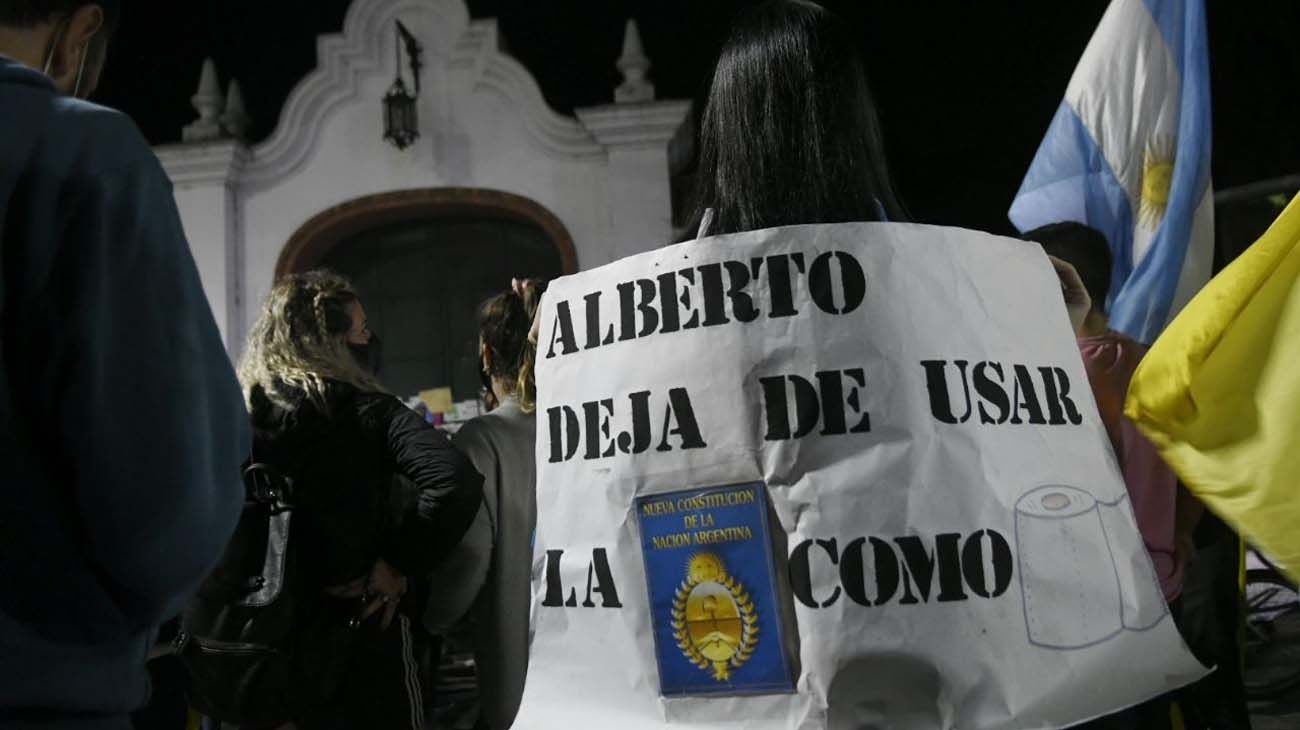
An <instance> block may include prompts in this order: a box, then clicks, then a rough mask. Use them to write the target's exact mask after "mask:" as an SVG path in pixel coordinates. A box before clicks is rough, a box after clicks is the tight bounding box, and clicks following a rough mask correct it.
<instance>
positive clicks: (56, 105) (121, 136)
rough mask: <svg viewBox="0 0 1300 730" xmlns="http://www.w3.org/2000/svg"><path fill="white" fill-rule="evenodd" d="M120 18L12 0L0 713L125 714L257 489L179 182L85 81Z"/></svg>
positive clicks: (73, 721)
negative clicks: (176, 193)
mask: <svg viewBox="0 0 1300 730" xmlns="http://www.w3.org/2000/svg"><path fill="white" fill-rule="evenodd" d="M117 16H118V7H117V2H116V1H115V0H5V1H4V2H0V128H3V130H4V133H3V134H0V240H2V241H3V247H4V251H3V257H0V453H2V454H3V458H0V728H10V727H21V728H53V727H60V728H62V727H76V728H129V727H130V720H129V718H128V713H130V712H131V711H132V710H134V709H136V708H137V707H140V706H141V705H143V704H144V703H145V702H146V700H147V698H148V695H149V679H148V676H147V674H146V672H145V657H146V655H147V654H148V652H149V649H150V646H151V644H152V643H153V640H154V637H155V635H156V634H157V627H158V625H159V624H160V623H162V622H164V621H166V620H167V619H169V618H171V617H173V616H175V615H177V614H178V613H180V611H181V608H182V607H183V606H184V604H185V602H186V600H187V599H188V598H189V596H190V595H191V594H192V593H193V592H194V590H195V589H196V588H197V587H198V585H199V582H200V581H201V580H202V579H203V578H204V576H205V575H207V573H208V572H209V571H210V570H211V568H212V566H213V565H214V564H215V563H216V561H217V559H218V558H219V557H220V555H221V551H222V549H223V548H224V547H225V544H226V541H227V540H228V539H229V537H230V535H231V533H232V531H233V530H234V527H235V522H236V520H237V519H238V516H239V511H240V508H241V505H242V503H243V495H244V490H243V486H242V484H241V482H240V477H239V469H240V463H241V462H242V461H243V460H244V459H245V457H246V456H247V454H248V443H249V432H248V415H247V413H246V412H245V409H244V403H243V398H242V397H241V395H240V390H239V384H238V382H237V381H236V379H235V373H234V369H233V367H232V366H231V362H230V360H229V358H228V357H227V354H226V351H225V347H224V346H223V344H222V340H221V335H220V333H219V332H218V330H217V326H216V322H215V321H214V320H213V317H212V311H211V309H210V307H209V305H208V301H207V299H206V297H205V296H204V293H203V288H202V285H201V284H200V282H199V274H198V271H197V269H196V267H195V265H194V260H193V258H192V256H191V254H190V249H189V245H188V243H187V242H186V240H185V234H184V231H183V230H182V228H181V221H180V217H179V215H178V214H177V212H176V204H175V201H174V199H173V197H172V187H171V182H170V181H169V180H168V178H167V175H166V173H165V172H164V171H163V169H162V166H161V165H160V164H159V163H158V159H157V158H156V157H155V156H154V154H153V152H152V150H150V148H149V145H148V144H147V143H146V142H145V140H144V138H143V137H142V136H141V134H140V132H139V130H137V129H136V127H135V125H134V124H133V123H132V122H131V120H130V119H128V118H127V117H125V116H124V115H122V114H120V113H118V112H116V111H113V110H111V109H106V108H104V107H100V106H96V105H94V104H91V103H88V102H86V101H84V100H83V99H84V98H85V97H86V96H89V95H90V93H91V92H92V91H93V90H94V88H95V85H96V82H97V81H98V78H99V73H100V69H101V68H102V66H103V62H104V58H105V54H106V53H107V47H108V39H109V36H110V35H111V32H112V30H113V27H114V24H115V23H116V20H117Z"/></svg>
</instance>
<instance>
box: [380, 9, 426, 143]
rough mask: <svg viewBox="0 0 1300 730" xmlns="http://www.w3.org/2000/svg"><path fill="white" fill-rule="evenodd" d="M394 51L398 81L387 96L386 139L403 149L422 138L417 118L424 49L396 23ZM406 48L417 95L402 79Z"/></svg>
mask: <svg viewBox="0 0 1300 730" xmlns="http://www.w3.org/2000/svg"><path fill="white" fill-rule="evenodd" d="M394 48H395V50H396V55H397V80H395V81H393V85H392V86H391V87H389V89H388V93H387V94H384V139H386V140H388V141H389V142H392V143H393V145H394V146H395V147H397V149H399V150H404V149H406V148H407V147H410V146H411V143H413V142H415V140H417V139H419V138H420V121H419V118H418V117H417V116H416V108H415V104H416V99H417V98H419V96H420V67H421V66H423V65H424V64H423V61H422V56H423V54H424V48H422V47H421V46H420V42H419V41H418V40H416V39H415V36H414V35H412V34H411V31H409V30H407V28H406V26H405V25H402V21H400V20H399V21H397V43H396V45H395V47H394ZM403 48H405V49H406V57H407V60H408V62H409V63H410V66H411V76H412V77H413V78H414V80H415V92H414V93H412V92H411V91H409V90H408V89H407V86H406V81H404V80H403V79H402V49H403Z"/></svg>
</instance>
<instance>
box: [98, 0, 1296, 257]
mask: <svg viewBox="0 0 1300 730" xmlns="http://www.w3.org/2000/svg"><path fill="white" fill-rule="evenodd" d="M1206 1H1207V6H1208V7H1207V9H1208V13H1209V29H1210V54H1211V55H1210V66H1211V74H1212V77H1213V88H1212V94H1213V97H1214V126H1215V129H1214V184H1215V188H1216V189H1218V190H1223V189H1225V188H1229V187H1232V186H1235V185H1241V184H1245V183H1249V182H1253V181H1256V180H1261V179H1267V178H1271V177H1276V176H1280V175H1285V174H1294V173H1300V1H1297V0H1206ZM468 4H469V8H470V13H471V14H472V15H473V16H474V17H475V18H483V17H495V18H497V19H498V22H499V27H500V29H501V32H502V36H503V41H504V45H505V47H506V49H507V51H508V52H509V53H510V54H511V55H513V56H514V57H516V58H517V59H519V60H520V61H521V62H522V63H523V65H524V66H525V67H527V68H528V69H529V70H530V71H531V72H532V73H533V75H534V76H535V77H536V78H537V80H538V83H539V84H540V85H541V88H542V93H543V94H544V95H545V97H546V99H547V101H548V102H549V103H550V104H551V106H552V107H553V108H554V109H555V110H556V111H559V112H562V113H571V112H572V110H573V109H574V108H575V107H581V106H588V105H593V104H603V103H608V102H610V101H611V100H612V95H613V88H614V86H615V85H616V84H617V82H618V79H619V76H618V73H617V71H616V70H615V69H614V62H615V59H616V58H617V56H618V53H619V49H620V45H621V42H622V27H623V23H624V22H625V20H626V19H627V18H628V17H634V18H636V20H637V22H638V24H639V25H640V27H641V33H642V38H643V40H644V42H645V47H646V53H647V55H648V56H649V57H650V59H651V61H652V63H653V64H654V68H653V70H652V71H651V78H652V80H653V81H654V82H655V84H656V87H657V91H658V95H659V98H661V99H663V98H694V99H696V103H697V107H698V106H701V105H702V95H703V92H704V91H705V87H706V85H707V83H708V78H709V73H710V71H711V67H712V62H713V59H714V57H715V55H716V53H717V51H718V48H719V47H720V46H721V44H722V41H723V39H724V37H725V33H726V29H727V26H728V23H729V20H730V18H731V17H732V15H733V14H734V13H735V11H736V10H737V9H738V8H741V7H744V6H746V5H749V4H752V2H751V1H750V0H469V3H468ZM827 4H828V5H829V6H831V7H833V8H835V9H836V10H838V11H839V12H840V13H841V14H842V15H843V16H844V21H845V22H846V23H849V24H851V25H852V26H853V27H855V28H857V29H859V34H860V36H861V38H862V48H863V53H864V55H865V57H866V60H867V65H868V73H869V75H870V80H871V84H872V87H873V90H874V92H875V94H876V100H877V103H878V106H879V110H880V115H881V120H882V124H883V126H884V132H885V140H886V146H887V149H888V154H889V157H890V162H891V165H892V168H893V170H894V174H895V178H896V182H897V184H898V187H899V189H900V191H901V193H902V196H903V198H904V201H905V202H906V204H907V206H908V207H909V209H910V210H911V213H912V215H913V217H914V218H915V219H917V220H920V221H924V222H929V223H942V224H950V225H961V226H967V227H971V228H979V229H984V230H990V231H994V232H1009V231H1010V230H1011V229H1010V226H1009V224H1008V223H1007V221H1006V209H1007V206H1008V205H1009V203H1010V200H1011V197H1012V196H1013V194H1014V193H1015V191H1016V189H1017V188H1018V187H1019V184H1020V179H1021V176H1022V175H1023V173H1024V170H1025V168H1026V167H1027V165H1028V163H1029V161H1030V159H1031V158H1032V157H1033V153H1034V151H1035V149H1037V146H1038V143H1039V141H1040V140H1041V138H1042V135H1043V132H1044V131H1045V130H1046V128H1047V124H1048V122H1049V121H1050V119H1051V117H1052V114H1053V113H1054V112H1055V110H1056V107H1057V105H1058V104H1059V103H1060V99H1061V96H1062V94H1063V93H1064V91H1065V86H1066V83H1067V82H1068V80H1069V77H1070V73H1071V71H1073V69H1074V66H1075V63H1076V62H1077V61H1078V58H1079V55H1080V54H1081V53H1082V51H1083V48H1084V46H1085V45H1086V44H1087V42H1088V39H1089V38H1090V37H1091V35H1092V31H1093V29H1094V28H1095V27H1096V24H1097V21H1098V20H1099V19H1100V18H1101V15H1102V13H1103V11H1104V10H1105V7H1106V2H1105V1H1104V0H1069V1H1066V0H1037V1H1035V2H1024V1H1020V2H1012V1H1011V0H986V1H983V2H969V1H965V0H964V1H962V2H957V1H955V0H953V1H950V2H901V1H897V0H861V1H859V2H833V1H832V2H828V3H827ZM124 5H125V6H126V15H125V18H124V24H123V28H122V30H121V31H120V32H119V34H118V37H117V39H116V40H115V43H114V47H113V49H112V55H111V58H110V62H109V68H108V71H107V75H106V78H105V80H104V83H103V84H102V86H101V90H100V93H99V95H98V97H97V99H98V100H99V101H101V102H102V103H106V104H108V105H110V106H115V107H117V108H120V109H122V110H124V111H125V112H127V113H128V114H130V115H131V116H132V117H133V118H134V119H135V120H136V122H137V123H138V124H139V125H140V127H141V128H142V129H143V130H144V133H145V135H146V136H147V137H148V138H149V140H150V141H151V142H153V143H155V144H161V143H168V142H175V141H178V140H179V138H180V130H181V127H182V126H183V125H185V124H187V123H188V122H190V121H191V120H192V119H193V118H194V116H195V114H194V112H193V109H192V108H191V107H190V104H189V98H190V96H191V95H192V94H193V93H194V90H195V87H196V85H197V81H198V75H199V68H200V65H201V62H202V59H203V58H204V57H205V56H211V57H213V58H214V59H215V60H216V62H217V66H218V68H219V70H220V75H221V78H222V83H223V86H224V84H225V83H226V82H227V81H228V80H229V79H230V78H231V77H232V76H233V77H235V78H238V79H239V80H240V85H241V86H242V87H243V90H244V95H245V99H246V101H247V102H248V107H249V112H250V113H251V115H252V117H253V119H254V128H253V132H252V135H253V137H254V140H257V139H260V138H263V137H265V136H267V135H269V134H270V132H271V131H272V129H273V128H274V126H275V123H276V121H277V118H278V116H279V111H280V106H281V105H282V104H283V102H284V100H285V98H286V97H287V95H288V93H289V91H290V90H291V89H292V88H293V86H294V85H295V84H296V83H297V82H298V81H299V79H301V78H302V77H303V76H304V75H305V74H307V73H308V72H309V71H310V70H311V69H312V68H313V67H314V66H315V63H316V36H317V35H319V34H322V33H336V32H338V31H339V30H340V29H341V28H342V24H343V16H344V13H345V11H346V9H347V6H348V5H349V0H260V1H259V2H251V1H249V0H179V1H178V0H125V1H124ZM376 104H378V101H376Z"/></svg>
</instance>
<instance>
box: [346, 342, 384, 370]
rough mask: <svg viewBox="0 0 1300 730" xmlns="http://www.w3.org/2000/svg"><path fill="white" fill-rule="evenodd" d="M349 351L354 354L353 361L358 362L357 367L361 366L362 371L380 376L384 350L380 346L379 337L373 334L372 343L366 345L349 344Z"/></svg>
mask: <svg viewBox="0 0 1300 730" xmlns="http://www.w3.org/2000/svg"><path fill="white" fill-rule="evenodd" d="M348 350H350V351H351V352H352V357H353V359H355V360H356V361H357V365H359V366H361V369H362V370H365V371H366V372H368V373H370V374H371V375H379V365H380V356H381V354H382V351H383V348H382V347H381V345H380V342H379V336H378V335H375V334H371V335H370V342H368V343H366V344H364V345H358V344H355V343H351V342H349V343H348Z"/></svg>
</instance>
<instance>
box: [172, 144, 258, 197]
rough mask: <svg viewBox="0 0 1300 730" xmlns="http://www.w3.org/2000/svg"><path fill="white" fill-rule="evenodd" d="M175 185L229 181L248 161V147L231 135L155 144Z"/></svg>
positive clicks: (236, 175)
mask: <svg viewBox="0 0 1300 730" xmlns="http://www.w3.org/2000/svg"><path fill="white" fill-rule="evenodd" d="M154 152H155V153H156V154H157V155H158V160H159V161H160V162H162V166H163V170H165V171H166V172H167V177H169V178H171V181H172V184H173V185H176V186H185V185H204V184H212V183H218V182H219V183H224V184H227V185H228V184H231V183H232V182H233V181H234V180H235V179H236V178H237V177H238V176H239V174H240V171H241V170H243V169H244V167H245V165H247V163H248V159H249V153H248V148H246V147H244V145H243V144H242V143H240V142H238V141H236V140H233V139H224V140H217V141H213V142H202V143H189V144H176V145H167V146H164V147H156V148H154Z"/></svg>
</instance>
